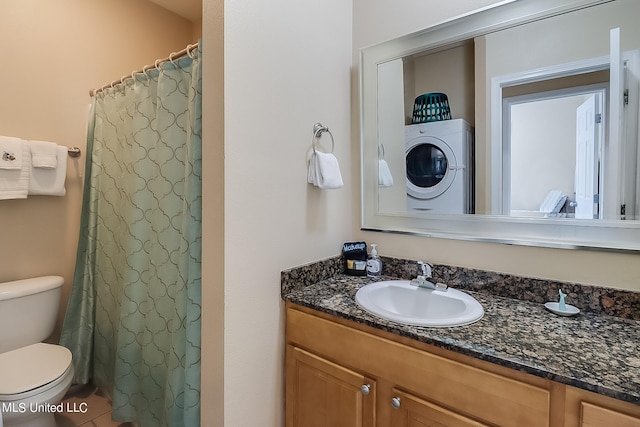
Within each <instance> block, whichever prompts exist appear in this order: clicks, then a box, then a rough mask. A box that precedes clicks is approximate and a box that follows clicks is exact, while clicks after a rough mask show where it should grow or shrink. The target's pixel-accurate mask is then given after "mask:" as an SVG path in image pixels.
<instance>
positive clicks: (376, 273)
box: [367, 243, 382, 277]
mask: <svg viewBox="0 0 640 427" xmlns="http://www.w3.org/2000/svg"><path fill="white" fill-rule="evenodd" d="M376 246H377V245H376V244H375V243H373V244H372V245H371V256H370V257H369V259H368V260H367V276H368V277H380V275H381V274H382V260H381V259H380V258H379V257H378V250H377V249H376Z"/></svg>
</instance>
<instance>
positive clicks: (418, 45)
mask: <svg viewBox="0 0 640 427" xmlns="http://www.w3.org/2000/svg"><path fill="white" fill-rule="evenodd" d="M611 1H615V0H517V1H506V2H503V3H500V4H498V5H497V6H494V7H490V8H486V9H484V10H481V11H479V12H476V13H473V14H469V15H463V16H461V17H458V18H454V19H452V20H450V21H447V22H444V23H441V24H438V25H436V26H433V27H430V28H427V29H425V30H422V31H419V32H417V33H414V34H410V35H407V36H404V37H401V38H398V39H394V40H390V41H387V42H384V43H381V44H378V45H375V46H371V47H367V48H364V49H362V50H361V52H360V120H361V122H360V132H361V134H360V137H361V165H360V166H361V174H362V175H361V196H362V200H361V209H362V216H361V228H362V229H363V230H368V231H388V232H396V233H404V234H415V235H420V236H425V237H434V238H446V239H459V240H472V241H483V242H496V243H505V244H516V245H525V246H541V247H553V248H566V249H598V250H612V251H625V252H626V251H640V221H633V222H630V221H601V220H594V221H585V220H572V219H549V218H546V219H532V218H516V217H506V216H493V215H435V214H431V215H428V216H419V215H411V214H409V213H406V212H398V213H380V212H378V207H377V204H378V183H377V167H378V162H377V161H375V160H377V158H378V153H377V148H378V144H377V141H378V138H377V132H378V118H377V97H378V88H377V68H378V65H379V64H381V63H384V62H387V61H391V60H394V59H398V58H402V57H405V56H408V55H411V54H414V53H417V52H420V51H425V50H430V49H434V48H437V47H439V46H444V45H449V44H453V43H456V42H460V41H462V40H468V39H471V38H474V37H477V36H480V35H483V34H487V33H490V32H493V31H497V30H501V29H505V28H509V27H512V26H515V25H520V24H524V23H527V22H531V21H534V20H538V19H541V18H545V17H551V16H555V15H559V14H562V13H566V12H571V11H574V10H579V9H582V8H585V7H589V6H594V5H597V4H601V3H608V2H611ZM498 134H501V132H498ZM494 135H495V134H494ZM401 182H404V177H402V180H401Z"/></svg>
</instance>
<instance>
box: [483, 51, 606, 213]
mask: <svg viewBox="0 0 640 427" xmlns="http://www.w3.org/2000/svg"><path fill="white" fill-rule="evenodd" d="M608 68H609V56H600V57H597V58H591V59H586V60H581V61H574V62H567V63H564V64H557V65H552V66H549V67H542V68H537V69H534V70H526V71H520V72H517V73H512V74H506V75H503V76H496V77H493V78H492V79H491V210H490V212H491V215H501V214H503V212H504V209H505V206H503V195H504V193H505V191H506V189H505V188H504V185H503V183H504V180H503V166H502V165H503V161H504V160H503V154H504V152H503V151H504V148H505V147H504V141H503V139H504V135H503V128H502V126H503V118H504V115H503V114H504V111H503V100H502V89H503V88H505V87H511V86H517V85H521V84H526V83H534V82H539V81H544V80H552V79H557V78H561V77H567V76H573V75H577V74H585V73H590V72H594V71H602V70H606V69H608ZM496 165H498V167H495V166H496ZM496 189H499V190H498V191H496Z"/></svg>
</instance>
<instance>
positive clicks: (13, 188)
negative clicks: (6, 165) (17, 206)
mask: <svg viewBox="0 0 640 427" xmlns="http://www.w3.org/2000/svg"><path fill="white" fill-rule="evenodd" d="M18 146H19V149H18V150H17V151H16V153H15V157H16V158H18V157H20V163H21V164H22V167H21V168H20V169H0V200H6V199H26V198H27V194H28V191H29V170H31V150H30V149H29V144H28V143H27V142H26V141H20V143H19V144H18ZM0 161H1V160H0Z"/></svg>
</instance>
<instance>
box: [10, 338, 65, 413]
mask: <svg viewBox="0 0 640 427" xmlns="http://www.w3.org/2000/svg"><path fill="white" fill-rule="evenodd" d="M71 359H72V357H71V352H70V351H69V350H68V349H67V348H66V347H62V346H60V345H55V344H45V343H37V344H32V345H29V346H26V347H22V348H18V349H16V350H11V351H8V352H6V353H2V354H0V378H2V381H1V382H0V401H4V402H8V401H12V400H20V399H24V398H27V397H30V396H33V395H36V394H39V393H42V392H44V391H46V390H48V389H50V388H53V387H55V386H56V385H58V384H59V383H60V382H62V381H64V380H65V379H66V377H67V375H68V374H69V372H70V371H72V369H73V365H72V364H71Z"/></svg>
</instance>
